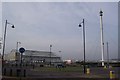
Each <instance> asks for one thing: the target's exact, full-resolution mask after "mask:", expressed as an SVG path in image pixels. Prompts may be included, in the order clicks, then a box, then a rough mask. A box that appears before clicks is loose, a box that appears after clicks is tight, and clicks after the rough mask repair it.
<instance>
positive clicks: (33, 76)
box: [2, 67, 120, 80]
mask: <svg viewBox="0 0 120 80" xmlns="http://www.w3.org/2000/svg"><path fill="white" fill-rule="evenodd" d="M119 69H120V68H109V69H104V68H101V67H97V68H90V74H84V73H82V72H41V71H36V70H29V71H28V72H27V76H26V77H22V78H20V77H13V76H12V77H8V76H3V79H2V80H120V79H118V77H119V75H118V70H119ZM110 71H114V72H115V79H110V78H109V72H110Z"/></svg>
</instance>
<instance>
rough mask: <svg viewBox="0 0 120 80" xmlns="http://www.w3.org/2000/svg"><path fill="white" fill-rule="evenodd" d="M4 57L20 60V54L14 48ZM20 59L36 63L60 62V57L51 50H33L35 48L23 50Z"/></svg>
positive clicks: (13, 60) (7, 59)
mask: <svg viewBox="0 0 120 80" xmlns="http://www.w3.org/2000/svg"><path fill="white" fill-rule="evenodd" d="M5 59H6V61H8V62H17V63H19V62H20V60H21V55H20V53H19V52H17V51H16V50H15V49H14V50H12V51H11V52H10V53H8V54H6V55H5ZM22 61H23V62H24V63H37V64H50V63H51V64H55V63H61V62H62V60H61V57H59V56H57V55H56V54H55V53H53V52H49V51H35V50H25V52H24V53H23V55H22Z"/></svg>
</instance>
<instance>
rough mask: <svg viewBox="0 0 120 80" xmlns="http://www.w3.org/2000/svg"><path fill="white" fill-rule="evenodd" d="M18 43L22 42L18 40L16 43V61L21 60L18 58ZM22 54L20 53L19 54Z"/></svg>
mask: <svg viewBox="0 0 120 80" xmlns="http://www.w3.org/2000/svg"><path fill="white" fill-rule="evenodd" d="M18 44H21V42H17V44H16V54H15V55H16V63H17V61H18V60H19V59H18V58H17V56H18V54H19V52H18ZM19 56H20V55H19Z"/></svg>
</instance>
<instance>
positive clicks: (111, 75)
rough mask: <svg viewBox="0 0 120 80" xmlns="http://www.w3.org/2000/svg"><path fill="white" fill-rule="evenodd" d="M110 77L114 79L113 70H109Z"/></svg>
mask: <svg viewBox="0 0 120 80" xmlns="http://www.w3.org/2000/svg"><path fill="white" fill-rule="evenodd" d="M110 79H115V73H114V71H110Z"/></svg>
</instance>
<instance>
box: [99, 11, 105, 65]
mask: <svg viewBox="0 0 120 80" xmlns="http://www.w3.org/2000/svg"><path fill="white" fill-rule="evenodd" d="M99 14H100V31H101V54H102V66H104V37H103V19H102V16H103V11H102V10H100V12H99Z"/></svg>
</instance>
